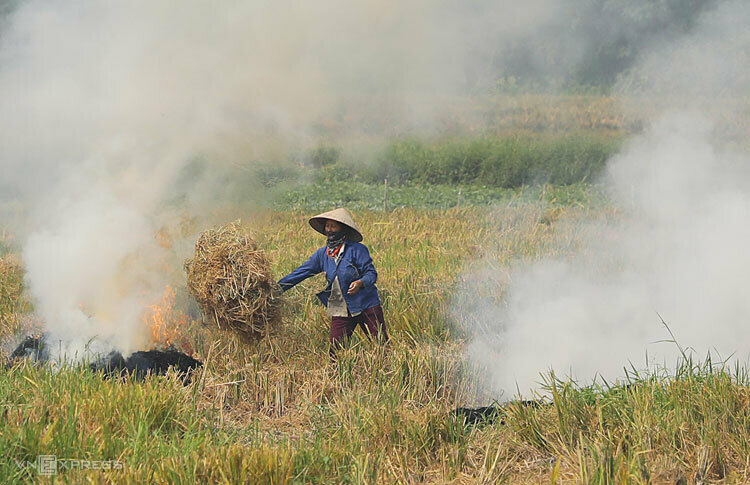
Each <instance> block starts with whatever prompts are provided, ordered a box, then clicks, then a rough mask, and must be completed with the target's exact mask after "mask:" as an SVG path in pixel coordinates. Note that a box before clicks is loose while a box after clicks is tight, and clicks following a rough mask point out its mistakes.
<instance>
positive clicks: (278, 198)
mask: <svg viewBox="0 0 750 485" xmlns="http://www.w3.org/2000/svg"><path fill="white" fill-rule="evenodd" d="M269 199H270V205H271V206H272V207H273V208H274V209H276V210H300V211H308V212H314V211H324V210H329V209H330V208H331V207H340V206H346V207H348V208H349V209H351V210H375V211H382V210H393V209H403V208H410V207H411V208H415V207H416V208H420V209H450V208H460V207H465V206H485V207H486V206H497V205H505V206H518V205H523V204H541V205H552V206H578V207H593V206H602V205H603V204H605V203H606V196H605V194H604V193H603V191H602V188H601V187H600V186H597V185H592V184H583V183H581V184H574V185H567V186H552V185H535V186H522V187H518V188H513V189H506V188H501V187H491V186H483V185H453V184H451V185H448V184H408V185H391V184H390V183H388V184H386V183H381V184H372V183H364V182H358V181H337V180H324V181H319V182H317V183H292V184H284V185H279V186H277V187H275V188H273V189H271V191H270V196H269Z"/></svg>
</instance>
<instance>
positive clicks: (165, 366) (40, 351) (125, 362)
mask: <svg viewBox="0 0 750 485" xmlns="http://www.w3.org/2000/svg"><path fill="white" fill-rule="evenodd" d="M24 358H30V359H31V360H33V361H35V362H42V363H44V362H47V361H48V360H49V353H48V352H47V349H46V342H45V339H44V337H43V336H41V335H35V336H29V337H26V338H25V339H24V340H23V341H22V342H21V343H20V344H19V345H18V346H17V347H16V349H15V350H14V351H13V353H12V354H11V355H10V362H9V365H10V364H12V363H13V362H14V361H16V360H18V359H24ZM89 367H90V368H91V370H93V371H95V372H102V373H103V374H104V375H105V376H107V377H116V376H122V375H125V374H130V375H133V376H135V377H136V378H137V379H143V378H144V377H146V376H147V375H164V374H166V373H167V371H168V370H169V369H170V368H172V369H174V370H175V372H177V374H179V375H180V377H181V378H182V379H183V381H184V382H185V383H188V382H189V381H190V379H191V377H192V374H193V372H195V370H196V369H198V368H200V367H203V362H201V361H199V360H197V359H194V358H193V357H191V356H189V355H187V354H184V353H182V352H180V351H178V350H177V349H175V348H174V347H169V348H167V349H165V350H156V349H154V350H142V351H138V352H133V353H132V354H130V355H129V356H128V357H127V358H126V357H124V356H123V355H122V354H121V353H120V352H117V351H112V352H110V353H109V354H108V355H106V356H105V357H100V358H98V359H96V360H94V361H93V362H91V363H90V364H89Z"/></svg>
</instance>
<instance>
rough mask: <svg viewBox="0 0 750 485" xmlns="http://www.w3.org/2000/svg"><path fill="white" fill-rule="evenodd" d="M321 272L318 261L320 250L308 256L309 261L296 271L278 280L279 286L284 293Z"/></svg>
mask: <svg viewBox="0 0 750 485" xmlns="http://www.w3.org/2000/svg"><path fill="white" fill-rule="evenodd" d="M322 271H323V265H322V264H321V261H320V250H318V251H315V253H314V254H313V255H312V256H310V259H308V260H307V261H305V262H304V263H302V264H301V265H300V266H299V267H298V268H297V269H295V270H294V271H292V272H291V273H289V274H288V275H286V276H284V277H283V278H281V279H280V280H279V286H280V287H281V289H282V290H284V291H286V290H289V289H291V288H293V287H294V286H295V285H296V284H298V283H300V282H302V281H304V280H306V279H307V278H309V277H310V276H315V275H316V274H318V273H320V272H322Z"/></svg>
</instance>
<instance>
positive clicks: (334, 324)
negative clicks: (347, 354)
mask: <svg viewBox="0 0 750 485" xmlns="http://www.w3.org/2000/svg"><path fill="white" fill-rule="evenodd" d="M357 325H360V326H361V327H362V330H364V332H365V335H367V336H368V337H371V336H372V337H375V339H376V340H380V341H382V342H386V341H387V340H388V332H387V331H386V330H385V317H384V316H383V307H382V306H380V305H377V306H374V307H371V308H368V309H367V310H362V313H360V314H359V315H357V316H356V317H331V352H332V354H331V355H333V351H334V350H336V349H338V348H340V347H341V345H342V344H343V343H344V342H345V341H346V340H347V339H349V337H351V336H352V334H353V333H354V329H356V328H357Z"/></svg>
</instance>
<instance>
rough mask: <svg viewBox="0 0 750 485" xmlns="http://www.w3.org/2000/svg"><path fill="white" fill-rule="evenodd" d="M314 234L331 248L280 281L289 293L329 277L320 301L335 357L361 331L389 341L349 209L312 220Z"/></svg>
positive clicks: (366, 254) (372, 272)
mask: <svg viewBox="0 0 750 485" xmlns="http://www.w3.org/2000/svg"><path fill="white" fill-rule="evenodd" d="M310 225H311V226H312V228H313V229H315V230H316V231H318V232H319V233H321V234H323V235H325V236H326V245H325V246H323V247H322V248H320V249H318V250H317V251H315V254H313V255H312V256H311V257H310V259H308V260H307V262H305V263H303V264H302V265H301V266H300V267H299V268H297V269H295V270H294V271H292V272H291V273H289V274H288V275H286V276H285V277H284V278H282V279H281V280H280V281H279V286H281V288H282V290H284V291H286V290H288V289H290V288H292V287H293V286H294V285H296V284H297V283H299V282H301V281H303V280H305V279H307V278H309V277H310V276H314V275H316V274H318V273H321V272H325V274H326V280H327V281H328V286H327V287H326V288H325V290H323V291H321V292H320V293H318V298H319V299H320V301H321V303H323V305H324V306H325V307H327V308H328V315H329V316H330V317H331V356H332V357H335V350H336V349H338V348H340V347H341V344H342V343H343V342H344V341H345V340H347V339H348V338H349V337H351V335H352V334H353V333H354V329H355V328H357V325H359V326H361V327H362V330H363V331H364V332H365V334H366V335H367V336H368V337H369V336H373V337H375V338H377V339H380V340H381V341H386V340H388V333H387V332H386V329H385V318H384V317H383V308H382V307H381V305H380V297H379V296H378V289H377V287H376V286H375V281H376V280H377V279H378V273H377V272H376V271H375V266H373V264H372V258H371V257H370V252H369V251H368V250H367V246H365V245H364V244H362V243H361V242H360V241H361V240H362V233H360V232H359V229H357V225H356V224H354V220H353V219H352V216H351V214H349V211H347V210H346V209H343V208H341V209H335V210H332V211H329V212H324V213H323V214H320V215H317V216H315V217H313V218H311V219H310Z"/></svg>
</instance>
